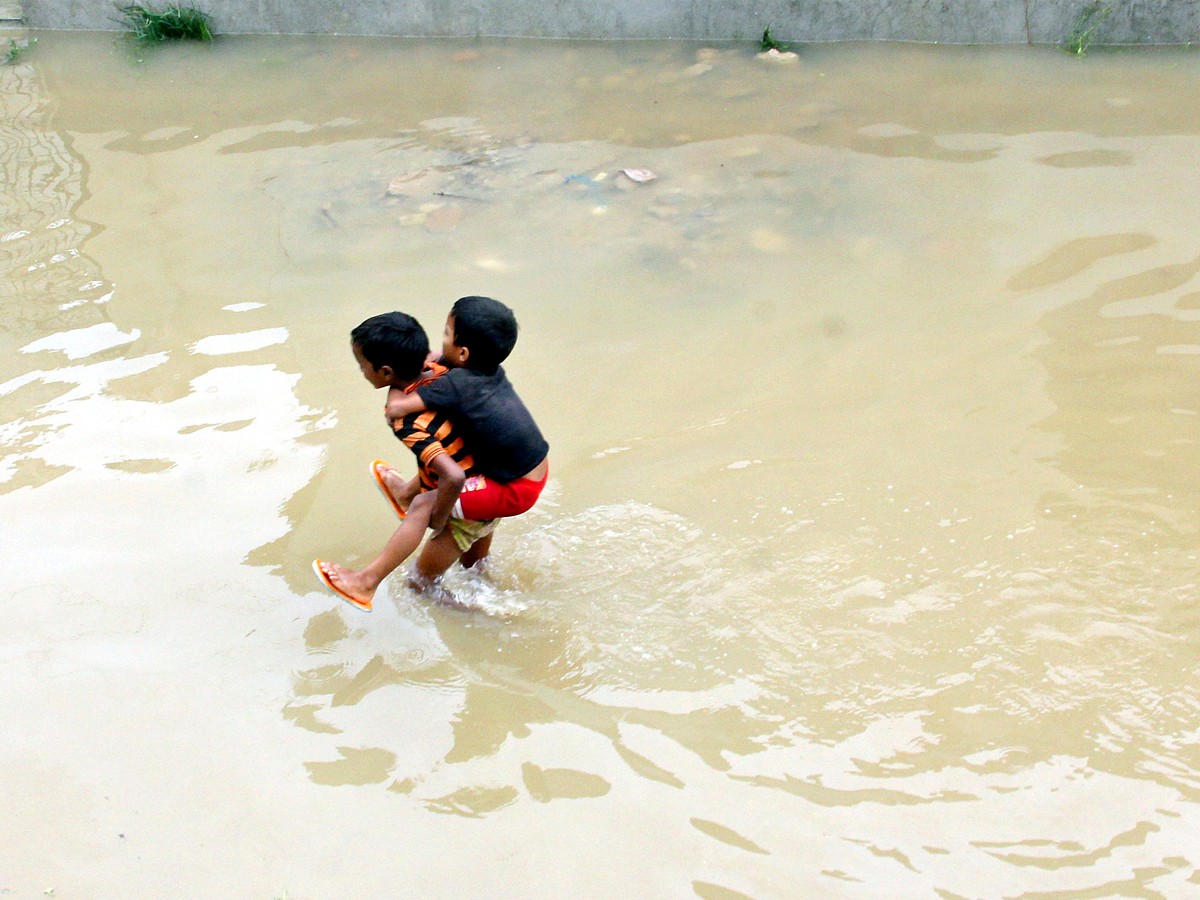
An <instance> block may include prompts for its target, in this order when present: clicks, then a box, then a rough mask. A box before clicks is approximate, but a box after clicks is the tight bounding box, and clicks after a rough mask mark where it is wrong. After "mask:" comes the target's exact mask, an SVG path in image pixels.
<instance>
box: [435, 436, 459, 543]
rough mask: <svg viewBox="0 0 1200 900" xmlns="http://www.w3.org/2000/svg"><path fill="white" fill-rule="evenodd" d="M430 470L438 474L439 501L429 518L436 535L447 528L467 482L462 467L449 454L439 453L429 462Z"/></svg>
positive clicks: (437, 500)
mask: <svg viewBox="0 0 1200 900" xmlns="http://www.w3.org/2000/svg"><path fill="white" fill-rule="evenodd" d="M429 468H431V469H433V471H434V472H436V473H437V477H438V483H437V492H436V493H437V499H436V500H434V502H433V513H432V514H431V516H430V518H429V530H430V531H432V532H433V533H434V534H437V533H438V532H440V531H441V530H442V529H443V528H445V527H446V521H447V520H448V519H449V518H450V513H452V512H453V511H454V504H455V502H456V501H457V500H458V495H459V494H460V493H462V486H463V482H464V481H466V480H467V476H466V473H465V472H463V470H462V466H460V465H459V464H458V463H456V462H455V461H454V460H453V459H451V458H450V454H449V453H439V454H438V455H437V456H435V457H434V458H433V459H431V460H430V461H429Z"/></svg>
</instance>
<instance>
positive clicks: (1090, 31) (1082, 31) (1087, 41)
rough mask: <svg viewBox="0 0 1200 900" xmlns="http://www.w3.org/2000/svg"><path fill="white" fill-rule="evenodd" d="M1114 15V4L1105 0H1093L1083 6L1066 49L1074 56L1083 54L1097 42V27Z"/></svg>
mask: <svg viewBox="0 0 1200 900" xmlns="http://www.w3.org/2000/svg"><path fill="white" fill-rule="evenodd" d="M1111 15H1112V6H1111V5H1110V4H1108V3H1105V2H1103V0H1093V2H1091V3H1089V4H1088V5H1087V6H1085V7H1084V8H1083V11H1082V12H1081V13H1080V14H1079V18H1078V19H1076V20H1075V27H1074V28H1073V29H1071V36H1070V37H1069V38H1067V42H1066V44H1065V45H1064V49H1065V50H1066V51H1067V52H1068V53H1070V54H1071V55H1072V56H1083V55H1084V54H1085V53H1087V52H1088V50H1089V49H1090V48H1091V46H1092V44H1094V43H1095V42H1096V29H1097V28H1099V27H1100V26H1101V25H1103V24H1104V22H1105V21H1106V20H1107V19H1108V17H1109V16H1111Z"/></svg>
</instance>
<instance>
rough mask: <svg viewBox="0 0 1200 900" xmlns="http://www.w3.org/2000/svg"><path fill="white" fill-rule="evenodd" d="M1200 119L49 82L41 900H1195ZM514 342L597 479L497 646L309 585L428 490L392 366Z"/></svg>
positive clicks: (995, 78)
mask: <svg viewBox="0 0 1200 900" xmlns="http://www.w3.org/2000/svg"><path fill="white" fill-rule="evenodd" d="M1198 75H1200V57H1197V56H1195V54H1192V53H1188V52H1184V51H1143V52H1137V53H1112V54H1105V53H1094V54H1092V55H1090V56H1089V57H1087V58H1085V59H1083V60H1079V59H1073V58H1070V57H1067V56H1066V55H1065V54H1062V53H1058V52H1055V51H1051V50H1034V49H1029V48H1004V49H980V48H958V49H951V48H915V47H903V46H888V47H857V46H845V47H823V48H812V49H809V50H807V51H805V52H804V53H802V54H801V58H800V60H799V61H797V62H795V63H792V64H789V65H782V64H777V63H771V62H765V61H760V60H757V59H755V58H754V54H753V52H752V51H751V50H749V49H746V48H718V49H712V48H697V47H695V46H690V45H663V44H622V45H612V44H594V45H593V44H555V43H545V42H516V41H514V42H499V41H498V42H478V43H476V42H435V41H429V42H405V41H390V40H367V39H334V38H324V39H285V38H270V39H268V38H242V39H228V40H224V41H221V42H218V43H217V44H216V45H215V46H213V47H209V48H188V47H178V48H167V49H166V50H165V51H164V52H157V53H152V54H148V55H147V56H146V57H145V59H144V60H142V61H141V62H137V61H135V60H134V59H133V58H132V57H131V56H130V54H129V53H128V52H127V51H125V50H123V49H121V48H120V47H119V46H118V45H116V44H114V41H113V38H112V36H109V35H70V34H53V33H49V34H44V35H42V36H41V40H40V41H39V43H38V45H37V47H36V49H35V50H34V51H33V52H31V53H29V54H26V55H24V56H23V57H22V58H21V61H20V62H19V64H18V65H15V66H11V67H7V66H5V67H0V88H2V92H0V98H2V99H3V104H4V105H3V111H4V115H3V120H2V122H0V129H2V133H3V136H4V140H3V142H2V143H0V153H2V156H0V164H2V165H3V168H4V173H5V182H4V183H5V190H4V192H3V195H2V198H3V207H2V212H3V221H2V222H0V266H3V269H4V274H5V278H4V279H3V280H2V281H0V306H2V308H3V309H4V311H5V317H4V326H3V328H2V329H0V360H3V362H2V363H0V548H2V550H3V558H4V560H5V563H6V568H7V572H6V576H7V577H6V578H5V585H4V587H3V588H0V602H2V603H3V609H4V612H5V616H4V624H3V625H0V662H2V665H3V669H4V671H5V682H6V685H5V690H4V691H3V693H2V694H0V720H2V721H3V722H4V723H5V727H4V728H3V729H2V731H0V734H2V735H3V736H2V737H0V761H2V763H3V764H2V765H0V796H3V797H4V798H5V808H6V810H7V812H8V814H7V815H6V816H5V817H3V818H0V892H4V891H7V892H8V893H10V894H12V895H14V896H22V897H35V896H43V892H44V891H47V890H48V889H51V888H53V889H54V891H55V896H60V897H129V896H156V895H161V894H162V893H163V891H164V890H167V889H168V888H167V886H170V889H171V890H176V889H177V888H178V885H179V884H180V883H182V882H186V883H188V884H192V885H195V890H196V893H197V894H198V895H204V896H222V895H223V896H256V897H257V896H262V897H275V896H285V895H286V896H288V897H293V898H297V897H329V896H339V895H343V894H346V893H348V892H351V891H352V892H354V893H356V894H363V895H377V896H388V895H395V893H396V892H397V891H400V892H401V893H403V894H410V893H411V894H414V895H415V894H420V893H430V894H433V895H438V894H445V893H450V892H455V893H460V892H463V891H467V892H470V893H481V894H486V895H489V896H493V895H494V896H528V895H529V894H530V892H531V891H532V892H534V893H538V894H541V895H547V896H549V895H563V894H569V895H572V896H596V897H601V896H612V895H614V894H616V893H619V892H626V893H631V894H636V895H640V896H700V897H733V896H752V897H769V896H785V895H792V896H794V895H812V896H848V897H878V896H883V895H888V896H891V895H894V896H934V895H940V896H947V897H951V896H962V897H1002V896H1027V895H1043V894H1051V895H1054V896H1064V897H1069V896H1109V895H1135V896H1187V895H1189V894H1190V893H1192V892H1195V891H1196V890H1197V885H1198V884H1200V873H1198V871H1197V865H1198V864H1200V849H1198V848H1197V846H1196V840H1195V838H1194V835H1195V834H1196V833H1197V826H1198V825H1200V822H1198V819H1200V815H1198V808H1197V805H1196V799H1197V790H1198V788H1200V778H1198V772H1200V750H1198V749H1197V747H1198V745H1200V737H1198V734H1200V731H1198V729H1200V716H1198V707H1200V696H1198V693H1197V689H1196V686H1195V685H1196V681H1197V679H1196V676H1197V662H1198V660H1197V654H1196V652H1195V649H1194V647H1195V643H1196V640H1197V638H1198V637H1200V633H1198V629H1200V618H1198V617H1197V614H1196V613H1195V611H1194V606H1195V598H1196V577H1195V572H1196V557H1197V527H1198V525H1200V514H1198V512H1197V510H1198V508H1200V506H1198V501H1200V496H1198V488H1197V484H1200V477H1198V476H1200V465H1198V463H1197V455H1196V453H1195V449H1196V448H1195V444H1196V428H1197V422H1198V419H1197V416H1198V415H1200V401H1198V399H1197V393H1196V384H1197V375H1200V331H1198V324H1200V245H1198V244H1197V241H1196V236H1195V233H1194V232H1195V228H1194V210H1193V207H1194V201H1193V198H1192V194H1193V193H1194V192H1193V191H1191V190H1190V189H1189V187H1188V186H1189V185H1191V184H1192V182H1193V181H1194V173H1195V171H1196V169H1197V165H1198V164H1200V116H1198V115H1197V112H1196V107H1195V103H1194V99H1193V98H1194V96H1195V87H1196V83H1197V76H1198ZM621 169H648V170H650V171H652V172H654V173H655V174H656V175H657V178H655V179H653V180H651V181H646V182H644V183H639V182H637V181H635V180H633V179H630V178H629V177H628V176H627V175H623V174H621V172H620V170H621ZM470 293H485V294H491V295H493V296H497V297H499V298H500V299H502V300H505V301H506V302H508V303H509V304H510V305H512V306H513V307H514V308H515V309H516V312H517V315H518V318H519V319H520V321H521V324H522V337H521V340H520V342H519V344H518V346H517V349H516V351H515V352H514V355H513V357H512V358H511V360H510V362H509V363H508V365H507V368H508V370H509V373H510V375H511V376H512V378H513V380H514V382H515V383H516V384H517V386H518V388H519V390H520V392H521V394H522V396H523V397H524V398H525V400H526V401H527V403H528V404H529V405H530V407H531V408H532V410H533V411H534V413H535V415H536V416H537V417H538V419H539V422H540V423H541V425H542V427H543V430H544V431H545V432H546V433H547V436H548V438H549V439H550V442H551V445H552V447H553V451H552V456H553V460H552V466H551V475H552V478H551V482H550V485H549V487H548V489H547V494H546V495H545V496H544V497H543V500H542V501H541V503H540V504H539V506H538V507H537V508H536V509H535V510H534V511H532V512H531V513H529V514H527V515H525V516H523V517H521V518H519V519H517V520H513V521H511V522H505V523H503V525H502V526H501V528H500V530H499V531H498V533H497V538H496V543H495V550H496V553H495V558H494V559H493V560H492V564H491V566H490V568H489V569H488V571H487V572H486V573H484V574H464V573H461V572H459V573H454V574H452V575H451V576H450V578H449V579H448V586H449V588H450V589H451V590H453V591H454V592H455V594H456V596H457V597H458V598H459V599H460V600H461V601H462V602H464V603H465V604H466V605H468V606H469V607H470V611H468V612H462V611H459V610H454V609H447V608H442V607H439V606H436V605H431V604H430V603H428V602H426V601H424V600H423V599H421V598H419V597H417V596H415V595H413V594H412V593H411V592H409V591H408V590H407V588H405V587H404V584H403V579H402V578H400V577H394V578H392V579H390V580H389V581H387V582H385V584H384V586H383V587H382V589H381V592H380V595H379V597H378V598H377V601H376V612H374V613H373V614H371V615H364V614H362V613H359V612H357V611H356V610H354V609H351V608H350V607H349V606H347V605H345V604H339V603H338V601H336V599H335V598H332V597H330V596H329V595H327V594H325V593H323V592H321V591H320V590H319V589H318V586H317V584H316V582H315V580H314V579H313V577H312V574H311V570H310V568H309V562H310V560H311V559H312V558H313V557H314V556H318V555H319V556H321V557H323V558H327V559H335V560H339V561H343V562H347V563H355V562H364V561H366V560H367V559H369V558H370V557H371V556H372V555H373V553H374V552H375V551H376V550H377V549H378V548H379V546H381V545H382V542H383V540H384V539H385V538H386V536H387V534H388V533H389V529H390V528H391V527H392V523H393V520H392V518H391V515H392V514H391V510H390V508H389V507H388V506H387V504H385V503H383V501H382V500H381V499H380V498H379V496H378V493H377V491H376V489H375V486H374V483H373V482H372V481H371V479H370V476H369V474H368V472H367V465H368V463H369V462H370V460H372V459H373V458H375V457H380V456H381V457H385V458H389V459H391V460H392V461H394V462H396V463H398V464H401V465H403V466H404V467H406V468H407V467H410V466H411V463H410V462H409V460H408V459H406V458H405V456H404V453H403V452H402V451H403V448H402V447H400V446H398V445H396V443H395V441H394V440H393V439H392V438H391V437H390V435H389V434H388V433H387V431H386V430H385V428H384V426H383V424H382V417H381V416H380V412H381V407H382V402H383V397H382V395H381V394H378V393H374V392H372V391H371V390H370V388H369V387H368V386H367V385H366V383H365V382H364V381H363V380H362V378H361V376H360V375H359V373H358V371H357V369H356V368H355V366H354V363H353V360H352V358H351V356H350V352H349V349H348V346H347V343H348V332H349V329H350V328H351V327H353V325H355V324H357V323H358V322H359V321H361V320H362V319H363V318H365V317H366V316H368V315H371V314H373V313H375V312H379V311H383V310H386V309H392V308H396V309H403V310H406V311H408V312H411V313H413V314H414V315H416V316H417V317H418V319H420V320H421V322H422V323H423V324H424V325H425V326H426V328H427V329H428V330H430V331H431V332H432V333H433V334H434V335H436V334H437V333H438V331H439V330H440V327H441V323H442V321H443V319H444V316H445V314H446V312H447V310H448V308H449V305H450V303H451V302H452V301H453V300H454V298H456V297H458V296H460V295H463V294H470ZM467 855H469V856H470V865H469V866H467V865H466V864H465V863H464V858H465V857H466V856H467ZM217 862H219V864H214V863H217Z"/></svg>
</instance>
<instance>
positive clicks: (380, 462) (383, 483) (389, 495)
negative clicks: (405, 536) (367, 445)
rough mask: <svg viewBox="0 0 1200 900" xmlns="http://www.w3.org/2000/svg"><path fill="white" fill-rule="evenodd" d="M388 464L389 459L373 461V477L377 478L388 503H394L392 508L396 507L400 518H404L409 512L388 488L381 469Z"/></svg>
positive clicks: (380, 489)
mask: <svg viewBox="0 0 1200 900" xmlns="http://www.w3.org/2000/svg"><path fill="white" fill-rule="evenodd" d="M386 465H387V460H383V459H377V460H375V461H374V462H372V463H371V477H372V478H374V479H375V484H376V485H377V486H378V488H379V492H380V493H381V494H383V496H384V497H386V498H387V502H388V503H390V504H392V509H394V510H395V511H396V515H398V516H399V517H400V518H402V519H403V518H405V517H406V516H407V515H408V513H407V512H405V511H404V509H403V508H401V506H400V504H399V503H397V502H396V498H395V497H393V496H392V492H391V491H389V490H388V486H387V482H386V481H384V480H383V475H382V473H380V471H379V467H380V466H386Z"/></svg>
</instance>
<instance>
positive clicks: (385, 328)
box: [350, 312, 429, 381]
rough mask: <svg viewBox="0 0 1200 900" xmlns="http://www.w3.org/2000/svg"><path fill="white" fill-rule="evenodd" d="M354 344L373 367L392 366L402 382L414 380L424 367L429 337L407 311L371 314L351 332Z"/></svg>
mask: <svg viewBox="0 0 1200 900" xmlns="http://www.w3.org/2000/svg"><path fill="white" fill-rule="evenodd" d="M350 342H351V343H352V344H356V345H357V346H358V349H359V350H360V351H361V352H362V355H363V358H364V359H366V361H367V362H369V363H370V364H371V365H373V366H374V367H375V368H376V369H382V368H383V367H384V366H391V368H392V371H393V372H394V373H395V375H396V377H397V378H398V379H400V380H401V381H413V380H415V379H416V378H417V376H419V375H420V374H421V370H422V369H424V368H425V357H427V356H428V355H429V337H428V335H426V334H425V329H424V328H422V327H421V323H420V322H418V321H417V320H416V319H414V318H413V317H412V316H410V315H408V314H407V313H402V312H390V313H381V314H380V315H378V316H371V318H369V319H367V320H366V321H365V322H363V323H362V324H361V325H359V326H358V327H357V328H355V329H354V330H353V331H351V332H350Z"/></svg>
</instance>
